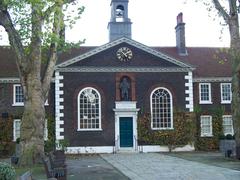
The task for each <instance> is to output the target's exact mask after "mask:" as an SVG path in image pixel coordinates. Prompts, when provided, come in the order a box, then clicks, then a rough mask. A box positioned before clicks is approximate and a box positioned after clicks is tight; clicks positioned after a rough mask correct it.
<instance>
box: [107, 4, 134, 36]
mask: <svg viewBox="0 0 240 180" xmlns="http://www.w3.org/2000/svg"><path fill="white" fill-rule="evenodd" d="M110 6H111V19H110V22H109V23H108V31H109V41H113V40H115V39H118V38H121V37H123V36H124V37H127V38H131V37H132V30H131V25H132V22H131V20H130V19H129V18H128V0H111V4H110Z"/></svg>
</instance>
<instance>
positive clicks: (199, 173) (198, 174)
mask: <svg viewBox="0 0 240 180" xmlns="http://www.w3.org/2000/svg"><path fill="white" fill-rule="evenodd" d="M101 157H102V158H103V159H105V160H106V161H107V162H109V163H110V164H112V165H113V166H114V167H115V168H117V169H118V170H119V171H121V172H122V173H123V174H125V175H126V176H127V177H129V178H130V179H132V180H159V179H161V180H216V179H217V180H239V179H240V171H237V170H232V169H227V168H222V167H216V166H211V165H206V164H202V163H198V162H193V161H188V160H184V159H181V158H177V157H172V156H168V155H165V154H160V153H146V154H145V153H139V154H126V153H125V154H103V155H101Z"/></svg>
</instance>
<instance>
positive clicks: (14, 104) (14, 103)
mask: <svg viewBox="0 0 240 180" xmlns="http://www.w3.org/2000/svg"><path fill="white" fill-rule="evenodd" d="M16 87H21V85H20V84H14V85H13V106H24V102H16Z"/></svg>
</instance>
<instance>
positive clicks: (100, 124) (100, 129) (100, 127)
mask: <svg viewBox="0 0 240 180" xmlns="http://www.w3.org/2000/svg"><path fill="white" fill-rule="evenodd" d="M86 89H91V90H94V91H95V92H96V93H97V95H98V99H99V102H98V103H99V109H98V111H99V128H96V129H88V128H87V129H81V128H80V111H79V110H80V100H79V98H80V95H81V94H82V92H83V91H85V90H86ZM101 103H102V101H101V94H100V93H99V91H98V90H97V89H95V88H93V87H85V88H83V89H81V91H80V92H79V93H78V97H77V107H78V109H77V112H78V129H77V131H102V113H101V111H102V107H101Z"/></svg>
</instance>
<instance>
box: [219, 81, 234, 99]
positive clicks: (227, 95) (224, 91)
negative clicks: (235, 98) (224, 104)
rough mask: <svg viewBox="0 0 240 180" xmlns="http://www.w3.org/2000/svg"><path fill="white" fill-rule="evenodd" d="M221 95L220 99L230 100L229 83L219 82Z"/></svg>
mask: <svg viewBox="0 0 240 180" xmlns="http://www.w3.org/2000/svg"><path fill="white" fill-rule="evenodd" d="M221 93H222V94H221V97H222V101H228V102H229V101H231V100H232V97H231V96H232V90H231V84H230V83H224V84H221Z"/></svg>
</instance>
